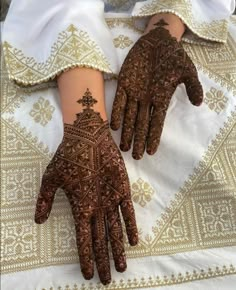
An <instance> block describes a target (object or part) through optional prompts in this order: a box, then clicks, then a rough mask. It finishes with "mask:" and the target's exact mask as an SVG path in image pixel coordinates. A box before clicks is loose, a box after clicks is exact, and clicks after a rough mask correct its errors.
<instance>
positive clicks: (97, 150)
mask: <svg viewBox="0 0 236 290" xmlns="http://www.w3.org/2000/svg"><path fill="white" fill-rule="evenodd" d="M78 102H79V103H82V105H83V106H86V108H85V109H84V110H83V112H81V113H79V114H77V119H76V121H75V122H74V124H71V125H69V124H65V127H64V138H63V140H62V143H61V144H60V146H59V148H58V149H57V151H56V154H55V156H54V157H53V159H52V161H51V162H50V164H49V165H48V167H47V169H46V171H45V173H44V175H43V179H42V185H41V189H40V193H39V196H38V200H37V204H36V212H35V221H36V223H39V224H41V223H43V222H45V221H46V220H47V218H48V216H49V214H50V211H51V208H52V204H53V199H54V195H55V192H56V190H57V188H59V187H60V188H62V189H63V190H64V191H65V193H66V196H67V198H68V199H69V202H70V205H71V208H72V214H73V217H74V221H75V228H76V241H77V246H78V253H79V258H80V265H81V271H82V273H83V276H84V278H85V279H91V278H92V277H93V274H94V259H95V261H96V265H97V270H98V274H99V277H100V279H101V282H102V283H103V284H108V283H109V282H110V281H111V273H110V263H109V254H108V239H109V240H110V244H111V248H112V253H113V258H114V262H115V267H116V270H117V271H118V272H123V271H125V269H126V257H125V250H124V244H123V233H122V225H121V219H120V214H119V207H120V209H121V212H122V215H123V219H124V222H125V226H126V231H127V236H128V240H129V243H130V245H136V244H137V242H138V234H137V227H136V221H135V214H134V208H133V205H132V201H131V195H130V187H129V181H128V175H127V172H126V169H125V165H124V161H123V159H122V156H121V154H120V151H119V149H118V148H117V146H116V144H115V143H114V141H113V139H112V136H111V134H110V131H109V126H108V122H107V121H103V119H102V118H101V116H100V114H99V113H96V112H94V110H93V109H92V108H91V107H92V106H93V104H94V103H95V102H96V100H95V99H93V97H92V95H91V94H90V92H89V91H88V90H87V92H86V93H85V96H83V98H82V99H80V100H79V101H78ZM93 257H94V259H93Z"/></svg>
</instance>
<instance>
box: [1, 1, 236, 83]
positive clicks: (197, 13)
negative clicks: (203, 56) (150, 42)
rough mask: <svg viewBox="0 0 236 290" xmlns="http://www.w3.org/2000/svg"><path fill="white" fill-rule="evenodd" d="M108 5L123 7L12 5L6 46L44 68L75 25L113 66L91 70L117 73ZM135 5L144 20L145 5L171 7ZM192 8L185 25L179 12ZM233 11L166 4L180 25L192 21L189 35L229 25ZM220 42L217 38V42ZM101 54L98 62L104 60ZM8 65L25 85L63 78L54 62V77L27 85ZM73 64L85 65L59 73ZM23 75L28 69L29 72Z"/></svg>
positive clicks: (207, 4)
mask: <svg viewBox="0 0 236 290" xmlns="http://www.w3.org/2000/svg"><path fill="white" fill-rule="evenodd" d="M104 2H105V5H106V7H107V10H108V11H109V10H111V11H112V9H113V8H114V6H113V4H112V3H119V1H118V2H117V1H108V0H107V1H102V0H86V1H84V0H67V1H64V0H50V1H48V0H41V1H37V0H31V1H28V0H12V1H11V6H10V9H9V12H8V15H7V17H6V21H5V24H4V29H3V42H7V43H8V44H9V45H10V46H11V47H13V48H16V49H17V50H19V51H21V52H22V56H20V58H23V56H24V57H25V58H33V59H34V61H35V62H36V63H38V64H39V65H38V66H39V67H40V64H44V63H47V62H48V61H49V59H50V55H51V54H52V51H54V52H55V48H53V45H54V44H55V43H56V42H57V40H58V37H59V33H61V32H63V31H65V30H66V29H68V26H69V25H71V24H73V25H74V26H75V27H76V28H77V29H78V31H83V32H86V33H88V35H89V38H90V39H91V40H92V41H93V42H94V43H95V45H96V46H97V48H98V50H99V52H100V53H101V55H102V56H103V57H104V58H105V59H106V60H107V61H108V63H109V67H106V68H104V67H103V66H96V65H95V64H94V65H93V64H91V63H89V64H88V65H89V66H90V67H91V66H92V67H94V68H96V69H100V70H101V71H104V72H106V73H111V74H118V72H119V66H118V65H117V55H116V52H115V48H114V45H113V43H112V38H111V34H110V31H109V29H108V27H107V25H106V23H105V20H104ZM136 2H137V3H136V4H135V5H134V7H133V9H131V10H130V9H128V11H129V12H128V13H129V14H130V13H131V15H133V16H142V13H141V9H142V8H143V7H144V6H146V5H154V6H153V7H155V5H157V6H158V7H159V6H160V7H159V8H158V11H165V10H166V5H167V4H165V6H164V8H163V9H162V3H165V1H164V2H163V1H161V0H159V1H157V0H156V1H155V0H148V1H142V2H138V1H136ZM122 3H123V2H122ZM132 3H133V1H132ZM132 3H131V4H132ZM167 3H168V2H167ZM178 5H179V8H178ZM121 6H122V5H121ZM188 6H191V8H190V10H191V11H190V12H191V15H189V14H188V15H186V17H188V19H186V21H185V15H183V13H179V12H178V11H179V9H182V10H183V8H184V9H185V7H186V9H187V7H188ZM234 7H235V1H234V0H227V1H220V0H217V1H203V0H198V1H195V0H194V1H192V0H186V1H184V2H183V3H182V2H181V1H170V4H169V5H167V8H169V10H170V11H172V12H174V13H175V12H176V14H177V15H180V14H181V15H180V16H181V18H182V20H183V21H184V22H185V23H187V25H188V23H190V22H191V27H190V31H191V29H192V30H193V31H194V27H195V24H196V26H200V27H201V26H202V25H203V26H204V23H214V21H219V20H222V19H224V20H228V18H229V16H230V14H231V13H232V12H233V10H234ZM108 8H109V9H108ZM153 9H154V8H153ZM120 10H122V7H120ZM167 10H168V9H167ZM152 11H153V12H152ZM152 11H149V12H147V13H146V14H145V15H151V14H153V13H154V11H155V10H152ZM182 12H183V11H182ZM197 33H198V36H200V37H201V31H200V32H199V31H198V32H197ZM225 33H227V30H224V34H225ZM213 34H214V33H213ZM222 34H223V32H222ZM213 36H214V35H213ZM202 37H203V38H204V37H207V36H205V34H204V35H203V36H202ZM211 37H212V36H211ZM225 38H226V35H225V36H223V35H222V39H223V40H222V41H224V40H225ZM209 39H211V38H209ZM217 39H218V38H217V37H216V39H215V40H217ZM219 41H220V40H219ZM5 53H6V51H5ZM18 54H19V53H18ZM101 55H100V57H102V56H101ZM6 62H7V66H8V69H9V72H10V73H9V76H10V78H11V79H13V80H17V81H18V82H19V83H23V84H24V85H29V84H30V85H34V84H37V83H40V82H41V81H47V80H48V79H50V78H54V77H55V76H56V75H57V74H59V73H60V68H58V67H57V65H56V63H55V64H54V66H55V68H54V69H52V71H53V72H51V73H49V74H48V76H45V77H44V78H40V77H39V78H38V79H36V80H33V81H31V82H30V83H27V80H25V79H23V78H22V75H21V73H14V72H13V71H14V69H15V67H17V66H20V65H21V63H20V62H19V63H18V64H16V63H15V62H14V61H9V60H8V59H7V58H6ZM74 65H86V63H83V62H82V63H81V60H80V59H78V61H76V60H73V61H71V63H69V64H68V63H67V65H66V67H63V68H61V70H64V69H66V68H69V67H72V66H74ZM33 69H34V68H33ZM25 70H27V67H26V68H25ZM23 73H24V72H23ZM39 74H40V72H39Z"/></svg>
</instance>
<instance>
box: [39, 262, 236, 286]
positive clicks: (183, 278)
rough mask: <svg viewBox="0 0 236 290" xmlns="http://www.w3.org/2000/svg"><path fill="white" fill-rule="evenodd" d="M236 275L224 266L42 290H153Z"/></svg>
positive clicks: (235, 272) (234, 270)
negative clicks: (106, 284)
mask: <svg viewBox="0 0 236 290" xmlns="http://www.w3.org/2000/svg"><path fill="white" fill-rule="evenodd" d="M235 274H236V268H235V267H234V266H233V265H229V266H223V267H222V268H220V267H215V268H213V269H212V268H208V269H206V270H204V269H201V270H197V271H195V270H194V271H193V272H192V273H190V272H185V273H179V274H178V275H174V274H172V275H170V276H164V277H159V276H157V277H151V276H150V277H148V278H144V277H142V278H140V277H139V278H135V279H132V280H131V279H130V280H128V281H125V280H120V281H119V282H116V281H112V282H111V284H110V285H109V287H104V286H103V285H101V283H98V284H96V285H95V284H94V283H91V282H90V283H89V285H88V286H87V287H86V286H85V285H83V286H82V287H80V286H78V285H77V284H74V285H66V286H65V287H63V286H58V288H53V287H50V288H43V289H42V290H95V289H101V290H103V289H110V290H116V289H120V290H128V289H141V288H144V287H145V288H153V287H160V286H166V285H177V284H180V283H186V282H190V281H191V282H192V281H196V280H205V279H210V278H216V277H224V276H226V275H235Z"/></svg>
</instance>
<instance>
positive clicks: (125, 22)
mask: <svg viewBox="0 0 236 290" xmlns="http://www.w3.org/2000/svg"><path fill="white" fill-rule="evenodd" d="M106 23H107V25H108V27H109V28H110V29H112V28H117V27H121V28H122V27H123V28H129V29H131V30H132V31H134V32H136V33H139V34H142V33H143V32H144V29H145V27H138V24H137V23H136V20H135V18H130V17H124V18H106Z"/></svg>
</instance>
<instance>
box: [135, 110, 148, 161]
mask: <svg viewBox="0 0 236 290" xmlns="http://www.w3.org/2000/svg"><path fill="white" fill-rule="evenodd" d="M149 118H150V106H149V105H146V104H140V105H139V112H138V117H137V121H136V124H135V126H136V128H135V135H134V145H133V153H132V156H133V158H134V159H136V160H139V159H141V158H142V157H143V153H144V150H145V145H146V139H147V134H148V128H149Z"/></svg>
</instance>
